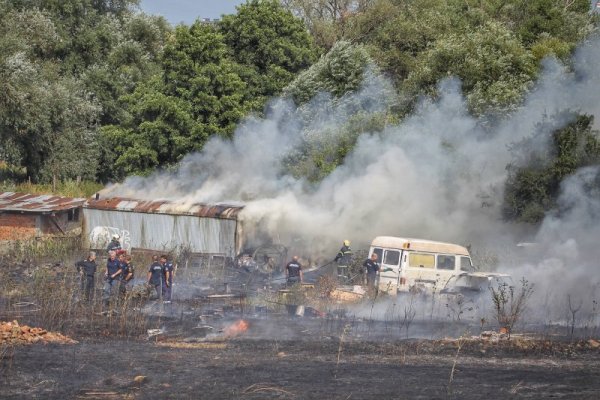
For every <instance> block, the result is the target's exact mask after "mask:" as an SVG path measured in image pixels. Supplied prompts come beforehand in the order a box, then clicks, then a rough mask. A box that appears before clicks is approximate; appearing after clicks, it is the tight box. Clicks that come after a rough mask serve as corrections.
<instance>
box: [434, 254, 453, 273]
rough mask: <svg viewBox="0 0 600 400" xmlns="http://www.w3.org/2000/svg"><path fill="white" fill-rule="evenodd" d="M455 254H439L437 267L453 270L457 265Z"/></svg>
mask: <svg viewBox="0 0 600 400" xmlns="http://www.w3.org/2000/svg"><path fill="white" fill-rule="evenodd" d="M455 259H456V258H455V257H454V256H445V255H442V254H438V256H437V269H446V270H453V269H454V266H455Z"/></svg>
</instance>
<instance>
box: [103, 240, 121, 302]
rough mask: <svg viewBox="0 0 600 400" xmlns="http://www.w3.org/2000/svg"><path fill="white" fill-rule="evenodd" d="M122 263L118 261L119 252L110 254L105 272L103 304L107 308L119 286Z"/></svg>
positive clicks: (112, 251)
mask: <svg viewBox="0 0 600 400" xmlns="http://www.w3.org/2000/svg"><path fill="white" fill-rule="evenodd" d="M121 272H122V270H121V263H120V262H119V260H118V259H117V252H116V251H114V250H111V251H109V252H108V260H107V261H106V271H105V272H104V287H103V288H102V302H103V303H104V306H105V307H108V306H109V303H110V298H111V297H112V296H114V295H115V294H116V292H117V290H118V286H119V280H120V279H118V278H119V275H120V274H121Z"/></svg>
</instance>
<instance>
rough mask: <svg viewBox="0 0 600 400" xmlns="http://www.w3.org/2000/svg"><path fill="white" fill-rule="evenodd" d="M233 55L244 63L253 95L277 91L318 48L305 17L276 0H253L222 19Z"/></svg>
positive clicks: (312, 60)
mask: <svg viewBox="0 0 600 400" xmlns="http://www.w3.org/2000/svg"><path fill="white" fill-rule="evenodd" d="M219 31H220V32H221V33H222V35H223V38H224V41H225V44H226V45H227V47H228V49H229V50H230V53H231V56H232V57H233V59H234V60H235V61H236V62H237V63H238V64H240V65H242V66H244V67H245V68H244V71H243V72H241V75H242V76H243V77H244V80H245V81H246V82H250V84H249V90H250V92H251V96H252V97H262V102H264V101H265V100H266V98H268V97H271V96H274V95H277V94H279V93H280V91H281V90H282V89H283V88H284V87H285V86H286V85H287V84H289V83H290V82H291V81H292V80H293V79H294V77H295V75H296V74H297V73H298V72H300V71H302V70H303V69H306V68H308V67H309V66H310V65H311V64H312V63H313V62H314V60H315V58H316V49H315V47H314V44H313V41H312V38H311V37H310V35H309V33H308V31H307V30H306V27H305V26H304V24H303V23H302V20H300V19H299V18H296V17H294V15H292V13H291V12H290V11H287V10H286V9H284V8H283V7H282V6H281V4H280V3H279V2H278V1H276V0H250V1H248V2H247V3H245V4H242V5H241V6H239V7H238V11H237V13H236V14H233V15H227V16H224V17H223V19H222V21H221V22H220V23H219Z"/></svg>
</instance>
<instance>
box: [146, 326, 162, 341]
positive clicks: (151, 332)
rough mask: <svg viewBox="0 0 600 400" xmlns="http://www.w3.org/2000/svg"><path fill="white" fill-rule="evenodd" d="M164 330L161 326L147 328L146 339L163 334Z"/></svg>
mask: <svg viewBox="0 0 600 400" xmlns="http://www.w3.org/2000/svg"><path fill="white" fill-rule="evenodd" d="M165 333H166V331H165V330H164V329H163V328H160V329H148V339H150V338H153V337H155V336H160V335H164V334H165Z"/></svg>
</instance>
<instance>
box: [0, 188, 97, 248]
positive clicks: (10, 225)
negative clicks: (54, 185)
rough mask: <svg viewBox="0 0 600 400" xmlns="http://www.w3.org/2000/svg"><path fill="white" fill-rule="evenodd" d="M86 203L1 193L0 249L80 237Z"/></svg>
mask: <svg viewBox="0 0 600 400" xmlns="http://www.w3.org/2000/svg"><path fill="white" fill-rule="evenodd" d="M83 203H85V199H82V198H72V197H61V196H54V195H39V194H29V193H18V192H0V247H3V246H6V245H8V244H10V243H11V242H16V241H25V240H30V239H43V238H46V237H65V236H67V237H77V236H80V235H81V233H82V218H81V217H82V207H83Z"/></svg>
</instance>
